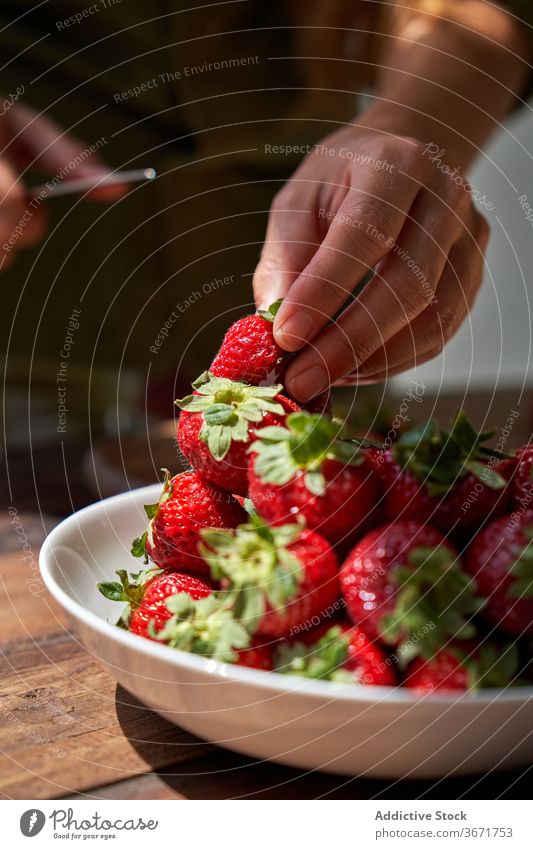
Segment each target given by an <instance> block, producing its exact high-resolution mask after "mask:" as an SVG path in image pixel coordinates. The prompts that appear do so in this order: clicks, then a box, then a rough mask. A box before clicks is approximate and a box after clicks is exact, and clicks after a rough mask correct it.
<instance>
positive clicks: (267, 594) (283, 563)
mask: <svg viewBox="0 0 533 849" xmlns="http://www.w3.org/2000/svg"><path fill="white" fill-rule="evenodd" d="M202 539H203V541H204V545H203V546H202V548H201V551H202V554H203V556H204V558H205V560H206V561H207V563H209V566H210V567H211V575H212V577H213V579H214V580H215V581H221V582H222V586H223V588H224V589H225V591H226V592H227V594H228V596H229V597H231V598H232V599H233V600H234V615H235V617H236V618H237V619H238V620H239V621H241V622H242V624H243V625H244V626H245V627H246V628H247V629H248V630H249V631H250V632H251V633H255V634H257V635H258V636H262V637H273V638H276V637H284V636H287V635H288V634H289V633H290V632H291V630H292V629H294V628H296V627H298V626H301V625H302V624H303V623H304V622H306V621H310V620H312V619H313V617H315V616H320V615H321V614H322V613H323V612H324V611H326V610H327V608H328V607H329V605H330V604H332V603H333V602H334V601H335V600H336V599H337V598H338V595H339V585H338V576H337V570H338V564H337V560H336V557H335V555H334V553H333V551H332V549H331V546H330V545H329V543H328V542H327V541H326V540H325V539H323V537H321V536H319V535H318V534H315V533H313V532H312V531H307V530H303V529H302V527H301V525H282V526H281V527H277V528H270V527H268V526H267V525H264V524H263V523H262V522H261V521H260V519H259V518H258V517H252V520H251V521H250V523H249V524H246V525H240V526H239V527H238V528H237V529H236V530H235V531H233V532H231V531H217V530H210V531H203V532H202Z"/></svg>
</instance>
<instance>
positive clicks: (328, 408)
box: [302, 391, 333, 418]
mask: <svg viewBox="0 0 533 849" xmlns="http://www.w3.org/2000/svg"><path fill="white" fill-rule="evenodd" d="M332 408H333V407H332V403H331V395H330V393H329V392H327V391H326V392H321V393H320V395H317V396H316V398H311V400H310V401H306V402H305V404H302V409H303V410H307V412H308V413H319V415H321V416H328V417H329V418H331V414H332Z"/></svg>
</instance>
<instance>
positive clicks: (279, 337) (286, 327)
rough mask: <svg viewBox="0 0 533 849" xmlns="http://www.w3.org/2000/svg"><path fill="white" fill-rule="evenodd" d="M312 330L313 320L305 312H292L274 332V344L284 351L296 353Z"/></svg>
mask: <svg viewBox="0 0 533 849" xmlns="http://www.w3.org/2000/svg"><path fill="white" fill-rule="evenodd" d="M312 330H313V319H312V318H311V316H310V315H308V314H307V313H306V312H300V311H299V310H298V311H296V312H293V313H292V315H290V316H289V317H288V318H286V319H285V321H284V322H283V323H282V324H280V326H279V327H278V328H276V330H275V331H274V335H275V337H276V342H277V343H278V345H281V347H282V348H285V350H286V351H297V350H298V348H301V347H302V345H303V344H304V343H305V342H307V340H308V338H309V337H310V335H311V331H312Z"/></svg>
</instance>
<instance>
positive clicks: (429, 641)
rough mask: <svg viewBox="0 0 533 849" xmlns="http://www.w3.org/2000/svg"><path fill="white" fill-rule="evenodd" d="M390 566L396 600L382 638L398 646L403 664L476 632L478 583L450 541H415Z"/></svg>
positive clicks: (383, 622)
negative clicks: (417, 543) (430, 544)
mask: <svg viewBox="0 0 533 849" xmlns="http://www.w3.org/2000/svg"><path fill="white" fill-rule="evenodd" d="M405 561H406V562H405V564H404V563H398V564H396V565H395V566H393V568H392V570H391V577H392V580H393V582H394V583H395V584H396V585H397V587H398V589H397V592H396V595H395V605H394V608H393V610H392V611H391V612H390V613H387V614H385V615H384V616H383V617H382V619H381V622H380V630H381V636H382V639H383V640H384V641H385V642H386V643H389V644H392V645H396V646H397V649H396V653H397V660H398V663H399V665H400V667H401V668H405V666H406V665H407V664H408V663H409V661H411V660H412V659H413V658H414V657H417V656H418V655H421V656H422V657H424V658H426V659H427V658H430V657H432V656H433V655H434V654H435V653H436V652H437V651H439V649H440V648H442V646H444V645H446V643H447V642H448V641H449V640H451V639H453V640H466V639H470V638H472V637H473V636H475V633H476V628H475V625H474V623H473V622H472V621H471V618H472V616H473V615H474V614H476V613H478V612H479V610H480V609H481V608H482V607H483V605H484V603H485V602H484V599H481V598H480V597H479V596H478V595H476V585H475V582H474V581H473V580H472V578H470V577H469V576H468V575H467V574H466V573H465V572H463V571H462V570H461V569H460V568H459V567H458V565H457V562H456V559H455V557H454V554H453V553H452V552H451V551H450V549H448V548H447V547H446V546H437V547H435V548H429V547H426V546H417V547H416V548H413V549H411V551H409V552H408V553H407V555H406V557H405Z"/></svg>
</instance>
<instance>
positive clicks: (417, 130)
mask: <svg viewBox="0 0 533 849" xmlns="http://www.w3.org/2000/svg"><path fill="white" fill-rule="evenodd" d="M353 123H354V125H355V126H357V127H359V128H361V129H365V130H368V131H370V132H372V131H373V132H377V133H379V134H383V138H384V139H386V138H387V136H407V137H408V138H413V139H417V140H418V141H420V142H422V144H424V145H425V146H426V147H427V148H428V149H431V150H432V151H436V150H438V151H439V156H440V159H442V161H443V162H446V163H447V164H449V165H452V166H453V167H454V168H458V169H460V170H463V169H466V168H467V167H468V166H469V165H470V164H471V162H472V160H473V159H474V158H475V156H476V153H477V150H476V148H475V146H474V145H472V143H471V142H470V140H469V139H467V138H464V137H462V136H461V134H460V133H459V132H457V131H455V130H454V129H453V128H452V127H450V126H448V125H445V124H444V122H443V123H442V124H441V122H440V121H439V120H435V119H433V118H432V117H431V116H430V115H419V114H418V113H417V112H416V110H415V109H414V108H412V107H409V106H408V105H400V104H396V103H393V104H389V103H387V104H384V105H383V104H381V103H375V104H372V105H371V106H370V107H369V108H368V109H366V110H365V111H364V112H362V113H361V114H360V115H357V116H356V117H355V118H354V122H353Z"/></svg>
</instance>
